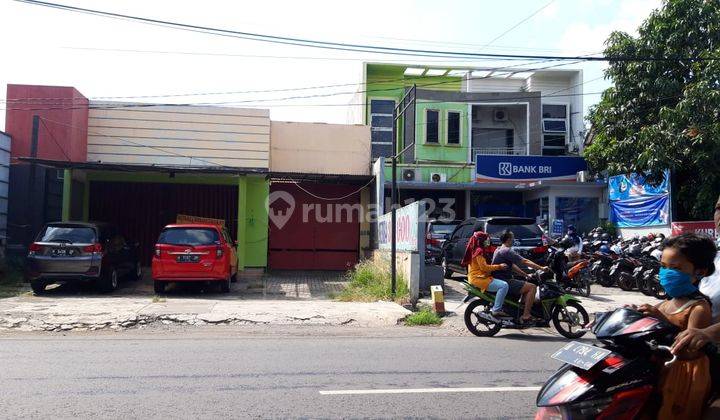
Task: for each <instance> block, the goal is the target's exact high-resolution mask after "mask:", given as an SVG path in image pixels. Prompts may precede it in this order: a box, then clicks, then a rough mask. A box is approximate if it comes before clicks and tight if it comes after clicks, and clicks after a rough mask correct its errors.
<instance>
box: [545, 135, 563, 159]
mask: <svg viewBox="0 0 720 420" xmlns="http://www.w3.org/2000/svg"><path fill="white" fill-rule="evenodd" d="M565 149H566V148H565V135H564V134H545V135H543V148H542V154H543V155H544V156H560V155H564V154H565Z"/></svg>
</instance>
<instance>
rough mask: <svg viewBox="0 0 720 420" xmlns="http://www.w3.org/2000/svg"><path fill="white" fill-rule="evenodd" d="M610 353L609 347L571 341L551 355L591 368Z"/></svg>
mask: <svg viewBox="0 0 720 420" xmlns="http://www.w3.org/2000/svg"><path fill="white" fill-rule="evenodd" d="M610 353H611V352H610V350H607V349H602V348H600V347H595V346H591V345H588V344H583V343H579V342H577V341H571V342H570V343H567V344H566V345H565V346H563V348H561V349H560V350H558V351H556V352H555V354H553V355H552V356H550V357H552V358H553V359H555V360H559V361H561V362H565V363H567V364H570V365H573V366H575V367H579V368H580V369H583V370H589V369H590V368H592V367H593V366H595V365H596V364H598V363H599V362H601V361H602V360H603V359H605V358H606V357H607V356H608V354H610Z"/></svg>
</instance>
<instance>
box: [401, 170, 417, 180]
mask: <svg viewBox="0 0 720 420" xmlns="http://www.w3.org/2000/svg"><path fill="white" fill-rule="evenodd" d="M419 178H420V172H419V171H418V170H417V169H403V171H402V180H403V181H406V182H413V181H419V180H420V179H419Z"/></svg>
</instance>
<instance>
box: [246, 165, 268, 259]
mask: <svg viewBox="0 0 720 420" xmlns="http://www.w3.org/2000/svg"><path fill="white" fill-rule="evenodd" d="M269 194H270V181H268V180H266V179H265V178H264V177H247V194H246V195H247V201H246V203H247V205H246V206H245V266H246V267H267V253H268V229H269V227H268V195H269Z"/></svg>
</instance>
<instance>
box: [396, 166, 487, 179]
mask: <svg viewBox="0 0 720 420" xmlns="http://www.w3.org/2000/svg"><path fill="white" fill-rule="evenodd" d="M403 169H416V170H419V171H420V174H421V177H422V179H421V181H422V182H430V174H432V173H441V174H445V177H446V182H460V183H464V182H472V181H473V180H474V178H473V170H474V169H475V165H473V164H466V165H457V164H454V165H453V166H449V165H442V164H439V165H410V164H408V165H402V164H400V165H398V169H397V176H398V180H402V170H403ZM391 177H392V168H391V167H390V166H386V167H385V180H386V181H390V179H392V178H391Z"/></svg>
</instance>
